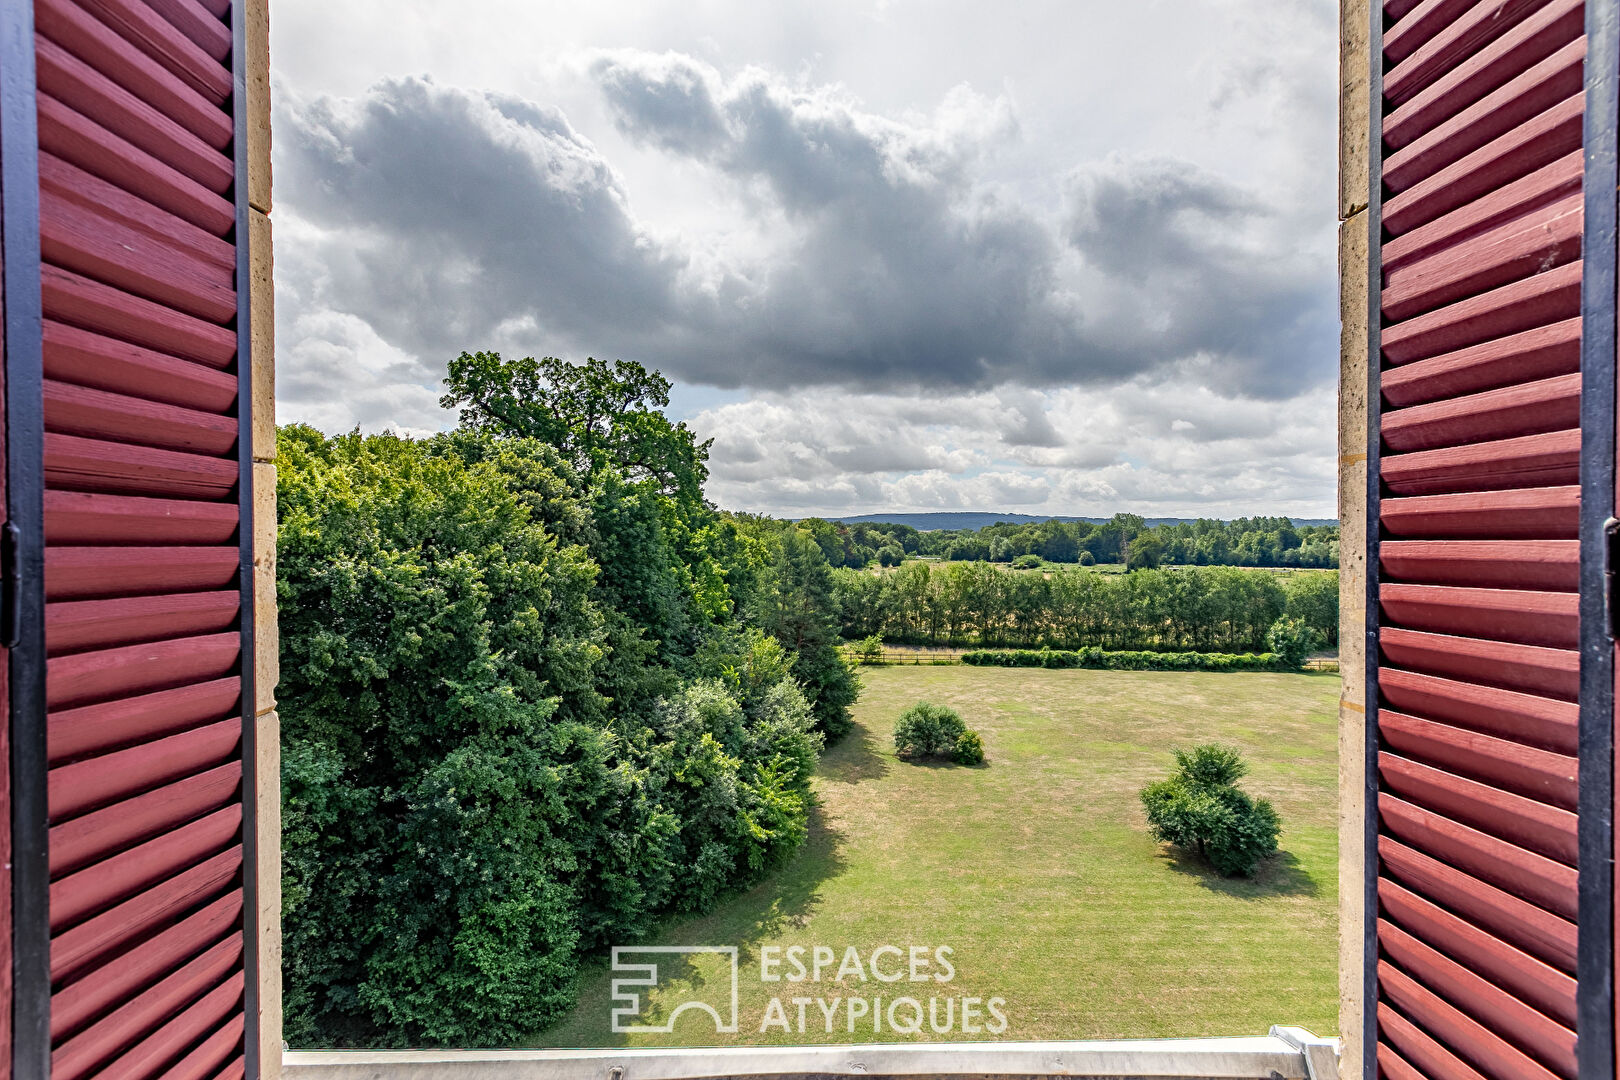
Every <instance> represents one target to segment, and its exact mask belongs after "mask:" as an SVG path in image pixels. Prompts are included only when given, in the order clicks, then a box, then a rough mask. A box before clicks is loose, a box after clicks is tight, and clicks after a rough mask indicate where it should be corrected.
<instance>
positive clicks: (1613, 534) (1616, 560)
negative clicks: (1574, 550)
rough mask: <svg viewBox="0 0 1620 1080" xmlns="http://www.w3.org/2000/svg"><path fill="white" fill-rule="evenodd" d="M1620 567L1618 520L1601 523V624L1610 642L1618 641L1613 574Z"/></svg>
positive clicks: (1619, 600)
mask: <svg viewBox="0 0 1620 1080" xmlns="http://www.w3.org/2000/svg"><path fill="white" fill-rule="evenodd" d="M1617 567H1620V520H1616V519H1615V518H1610V519H1609V520H1607V521H1605V522H1604V523H1603V622H1604V625H1605V626H1606V627H1607V628H1608V631H1609V640H1610V641H1620V597H1616V596H1615V592H1614V589H1615V572H1616V568H1617Z"/></svg>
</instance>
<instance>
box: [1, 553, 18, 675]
mask: <svg viewBox="0 0 1620 1080" xmlns="http://www.w3.org/2000/svg"><path fill="white" fill-rule="evenodd" d="M21 547H22V530H20V529H18V528H17V523H16V522H14V521H8V522H6V523H5V524H4V525H0V648H6V649H15V648H16V647H17V645H18V643H19V642H21V641H22V555H21V550H20V549H21Z"/></svg>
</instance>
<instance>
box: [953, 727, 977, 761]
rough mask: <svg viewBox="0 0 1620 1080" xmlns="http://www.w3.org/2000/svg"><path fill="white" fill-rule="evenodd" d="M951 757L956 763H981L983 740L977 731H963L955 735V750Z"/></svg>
mask: <svg viewBox="0 0 1620 1080" xmlns="http://www.w3.org/2000/svg"><path fill="white" fill-rule="evenodd" d="M951 759H952V760H953V761H955V762H956V763H957V764H958V765H983V764H984V740H983V739H981V738H979V733H978V732H977V731H964V732H962V734H960V735H958V736H957V737H956V750H955V751H954V752H953V753H952V754H951Z"/></svg>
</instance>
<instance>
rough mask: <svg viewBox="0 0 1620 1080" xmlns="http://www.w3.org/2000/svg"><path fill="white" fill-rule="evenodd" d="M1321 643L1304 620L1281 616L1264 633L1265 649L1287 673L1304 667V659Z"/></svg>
mask: <svg viewBox="0 0 1620 1080" xmlns="http://www.w3.org/2000/svg"><path fill="white" fill-rule="evenodd" d="M1320 642H1321V638H1320V636H1319V635H1318V634H1317V632H1316V631H1315V630H1312V629H1311V628H1310V627H1309V626H1306V625H1305V620H1304V619H1291V618H1289V617H1288V616H1286V615H1285V616H1283V617H1282V618H1280V619H1278V620H1277V621H1276V622H1274V623H1272V624H1271V629H1270V630H1267V631H1266V648H1268V649H1270V650H1271V651H1272V652H1273V653H1275V654H1276V655H1277V659H1278V662H1279V664H1280V665H1281V666H1282V667H1284V668H1286V669H1287V670H1289V671H1298V670H1299V669H1300V668H1302V667H1304V666H1305V658H1306V657H1307V656H1309V655H1310V654H1311V650H1312V649H1314V648H1316V647H1317V645H1319V644H1320Z"/></svg>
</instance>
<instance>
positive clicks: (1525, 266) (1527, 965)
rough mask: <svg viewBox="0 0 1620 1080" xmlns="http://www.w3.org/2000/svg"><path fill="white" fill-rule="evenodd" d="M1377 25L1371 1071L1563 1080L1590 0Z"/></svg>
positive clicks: (1407, 6)
mask: <svg viewBox="0 0 1620 1080" xmlns="http://www.w3.org/2000/svg"><path fill="white" fill-rule="evenodd" d="M1382 15H1383V25H1384V32H1383V34H1382V49H1381V50H1377V49H1375V52H1376V53H1378V55H1377V57H1376V58H1375V62H1377V63H1380V64H1381V65H1382V69H1381V72H1380V82H1381V86H1382V91H1383V98H1382V111H1381V115H1380V116H1379V117H1378V118H1377V120H1376V122H1375V125H1374V129H1375V131H1381V133H1382V137H1383V143H1382V148H1381V153H1380V154H1379V156H1378V159H1377V160H1378V163H1379V165H1378V173H1377V177H1376V182H1377V183H1378V184H1379V186H1380V191H1379V197H1380V198H1379V208H1378V210H1379V215H1380V216H1379V218H1378V219H1377V220H1378V222H1379V226H1380V229H1381V232H1380V233H1379V235H1378V236H1377V237H1376V238H1375V240H1374V243H1373V246H1372V248H1371V258H1372V260H1373V266H1374V275H1373V279H1372V287H1373V289H1374V290H1375V297H1376V301H1377V308H1378V311H1377V316H1378V321H1377V323H1376V324H1375V332H1376V336H1375V337H1374V339H1373V340H1374V342H1375V343H1376V345H1377V348H1376V349H1375V350H1374V354H1375V356H1376V357H1377V360H1378V364H1379V372H1378V380H1377V384H1378V388H1379V393H1378V395H1377V396H1376V400H1374V401H1372V402H1371V404H1370V408H1371V412H1372V416H1371V417H1370V419H1371V430H1372V431H1373V432H1375V438H1376V440H1377V443H1376V450H1377V454H1376V457H1375V460H1376V462H1377V474H1376V475H1377V480H1378V487H1379V501H1378V503H1377V517H1376V520H1375V521H1370V522H1369V528H1370V529H1373V530H1375V531H1374V534H1373V536H1374V539H1375V541H1376V547H1375V549H1374V550H1376V552H1377V563H1376V572H1377V577H1376V581H1377V586H1376V589H1375V590H1374V592H1373V593H1372V595H1371V596H1370V597H1369V602H1370V603H1372V604H1376V614H1377V623H1376V625H1377V627H1378V635H1377V650H1378V654H1377V662H1378V666H1377V677H1376V682H1375V683H1374V685H1373V686H1372V687H1370V688H1369V700H1368V721H1369V723H1370V724H1372V725H1373V726H1374V731H1375V734H1376V744H1377V752H1376V754H1375V755H1374V756H1373V757H1372V759H1371V760H1370V762H1369V768H1370V769H1371V770H1372V772H1373V773H1374V775H1375V777H1376V800H1375V804H1374V807H1373V808H1372V813H1373V814H1375V815H1376V817H1375V822H1376V828H1377V844H1376V851H1377V854H1376V860H1377V861H1376V864H1375V866H1374V870H1375V872H1376V874H1377V882H1376V888H1375V890H1374V891H1375V893H1376V896H1377V900H1378V909H1377V910H1376V911H1369V912H1368V914H1367V918H1368V920H1369V924H1370V925H1369V932H1370V933H1372V934H1373V936H1374V939H1375V942H1376V945H1377V950H1376V957H1375V959H1374V961H1373V962H1374V963H1375V965H1376V967H1375V971H1374V972H1373V980H1374V983H1373V985H1374V986H1375V987H1376V996H1375V998H1374V1000H1373V1001H1372V1002H1371V1003H1369V1004H1370V1007H1372V1008H1374V1009H1375V1016H1376V1039H1377V1042H1376V1050H1375V1051H1374V1052H1375V1054H1376V1060H1377V1062H1378V1068H1379V1070H1380V1071H1381V1072H1382V1073H1383V1074H1384V1075H1389V1076H1398V1077H1459V1078H1467V1077H1476V1076H1477V1077H1486V1078H1489V1080H1509V1078H1523V1080H1529V1078H1542V1077H1553V1076H1558V1077H1564V1078H1566V1080H1572V1078H1573V1077H1575V1076H1576V1074H1577V1072H1578V1062H1577V1049H1576V1048H1577V1040H1576V1032H1575V1028H1576V1018H1577V1013H1578V1010H1577V983H1576V979H1575V974H1576V966H1577V939H1578V934H1577V929H1576V922H1577V917H1578V915H1579V910H1580V903H1579V894H1578V881H1579V876H1578V874H1579V871H1578V864H1579V862H1580V840H1581V831H1580V820H1581V819H1580V809H1581V806H1580V787H1579V774H1580V758H1579V752H1580V706H1579V704H1578V701H1579V696H1580V653H1579V650H1580V647H1581V643H1582V624H1581V605H1580V594H1579V589H1580V584H1581V580H1580V575H1581V558H1582V556H1581V547H1580V544H1579V542H1578V539H1577V537H1578V534H1579V529H1580V526H1581V518H1580V487H1579V485H1580V482H1581V455H1582V449H1583V434H1582V431H1581V423H1582V396H1581V395H1582V385H1583V380H1582V376H1581V334H1582V321H1581V314H1582V311H1581V303H1582V300H1581V287H1582V277H1583V263H1582V254H1583V253H1582V245H1583V243H1584V231H1585V226H1586V220H1585V212H1586V195H1585V193H1584V192H1583V174H1584V169H1585V162H1584V157H1583V152H1582V125H1583V122H1584V118H1585V108H1586V94H1585V78H1586V53H1587V42H1586V38H1585V26H1584V7H1583V5H1582V4H1581V3H1579V2H1571V0H1555V2H1547V0H1536V2H1520V0H1467V2H1461V0H1422V2H1420V3H1417V4H1413V3H1408V2H1406V0H1398V2H1395V3H1388V4H1384V5H1382ZM1375 30H1376V28H1375Z"/></svg>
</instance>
